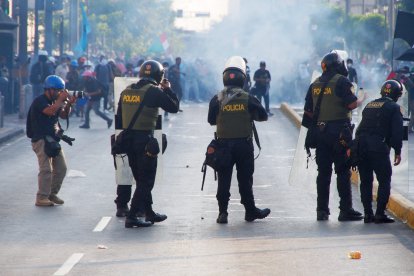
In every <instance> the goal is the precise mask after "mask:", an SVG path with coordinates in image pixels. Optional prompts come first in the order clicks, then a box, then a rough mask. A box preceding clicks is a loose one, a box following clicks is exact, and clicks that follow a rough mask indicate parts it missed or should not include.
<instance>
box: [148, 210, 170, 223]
mask: <svg viewBox="0 0 414 276" xmlns="http://www.w3.org/2000/svg"><path fill="white" fill-rule="evenodd" d="M166 219H167V216H166V215H163V214H158V213H155V212H154V211H152V210H151V211H149V212H146V214H145V221H148V222H151V223H154V222H161V221H164V220H166Z"/></svg>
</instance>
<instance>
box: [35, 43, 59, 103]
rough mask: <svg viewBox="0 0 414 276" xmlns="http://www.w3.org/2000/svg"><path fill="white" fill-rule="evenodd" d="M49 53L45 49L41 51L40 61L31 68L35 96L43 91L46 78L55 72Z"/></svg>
mask: <svg viewBox="0 0 414 276" xmlns="http://www.w3.org/2000/svg"><path fill="white" fill-rule="evenodd" d="M47 56H48V53H47V52H46V51H44V50H40V51H39V57H38V61H37V62H36V63H35V64H33V66H32V68H31V69H30V83H31V84H32V86H33V98H36V97H37V96H39V95H41V94H42V93H43V83H44V82H45V80H46V78H47V77H48V76H50V75H52V74H53V73H54V68H53V66H52V65H51V64H50V63H48V60H47Z"/></svg>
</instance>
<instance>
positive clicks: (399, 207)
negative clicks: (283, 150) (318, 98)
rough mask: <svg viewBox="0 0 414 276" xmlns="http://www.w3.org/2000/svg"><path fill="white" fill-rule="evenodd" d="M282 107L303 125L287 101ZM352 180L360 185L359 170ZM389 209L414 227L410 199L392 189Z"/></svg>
mask: <svg viewBox="0 0 414 276" xmlns="http://www.w3.org/2000/svg"><path fill="white" fill-rule="evenodd" d="M280 109H281V110H282V112H283V113H284V114H285V115H286V116H287V117H288V118H289V119H290V120H291V121H292V123H293V124H294V125H295V126H296V127H297V128H300V127H301V122H302V118H300V116H299V115H298V113H297V112H296V111H295V110H293V109H292V108H291V107H290V106H289V105H288V104H287V103H282V104H281V105H280ZM351 182H352V184H354V185H359V175H358V173H357V172H355V171H352V175H351ZM373 190H374V192H373V197H374V199H375V200H376V198H377V190H378V182H377V181H376V180H375V181H374V188H373ZM387 209H388V210H389V211H391V213H393V214H394V215H395V216H396V217H397V218H399V219H400V220H401V221H402V222H403V223H407V225H408V226H409V227H410V228H412V229H414V203H413V202H411V201H410V200H408V199H406V198H405V197H404V196H402V195H401V194H399V193H397V192H395V191H393V190H392V189H391V195H390V199H389V200H388V205H387Z"/></svg>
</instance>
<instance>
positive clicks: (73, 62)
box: [70, 60, 79, 67]
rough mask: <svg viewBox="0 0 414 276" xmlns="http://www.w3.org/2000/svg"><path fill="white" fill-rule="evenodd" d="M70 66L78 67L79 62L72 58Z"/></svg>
mask: <svg viewBox="0 0 414 276" xmlns="http://www.w3.org/2000/svg"><path fill="white" fill-rule="evenodd" d="M70 66H73V67H78V66H79V64H78V62H77V61H76V60H72V61H71V62H70Z"/></svg>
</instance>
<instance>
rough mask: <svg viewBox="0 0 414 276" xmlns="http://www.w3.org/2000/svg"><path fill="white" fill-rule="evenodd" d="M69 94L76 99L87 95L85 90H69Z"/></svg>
mask: <svg viewBox="0 0 414 276" xmlns="http://www.w3.org/2000/svg"><path fill="white" fill-rule="evenodd" d="M68 92H69V95H70V96H72V97H74V98H76V99H82V98H84V97H85V92H83V91H68Z"/></svg>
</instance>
